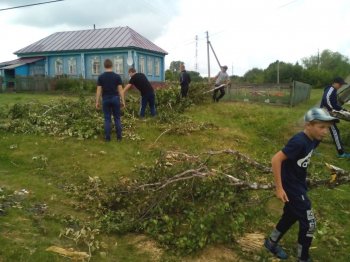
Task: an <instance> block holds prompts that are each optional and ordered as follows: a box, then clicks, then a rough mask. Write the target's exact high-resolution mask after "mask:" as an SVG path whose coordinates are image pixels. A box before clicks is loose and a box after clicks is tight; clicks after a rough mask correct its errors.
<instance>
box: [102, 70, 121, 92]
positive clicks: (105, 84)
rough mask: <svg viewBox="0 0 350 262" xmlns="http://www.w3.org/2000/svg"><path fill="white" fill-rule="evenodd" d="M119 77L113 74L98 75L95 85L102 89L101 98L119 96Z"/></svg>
mask: <svg viewBox="0 0 350 262" xmlns="http://www.w3.org/2000/svg"><path fill="white" fill-rule="evenodd" d="M122 84H123V83H122V79H121V77H120V76H119V75H118V74H116V73H114V72H104V73H102V74H101V75H99V77H98V79H97V85H98V86H101V87H102V97H110V96H119V93H118V85H122Z"/></svg>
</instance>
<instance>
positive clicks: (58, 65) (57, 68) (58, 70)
mask: <svg viewBox="0 0 350 262" xmlns="http://www.w3.org/2000/svg"><path fill="white" fill-rule="evenodd" d="M55 74H56V75H62V74H63V61H62V59H61V58H58V59H56V61H55Z"/></svg>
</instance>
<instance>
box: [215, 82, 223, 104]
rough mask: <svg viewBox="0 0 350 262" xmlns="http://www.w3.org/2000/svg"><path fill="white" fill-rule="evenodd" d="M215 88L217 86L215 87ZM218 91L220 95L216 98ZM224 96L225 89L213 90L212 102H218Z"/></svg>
mask: <svg viewBox="0 0 350 262" xmlns="http://www.w3.org/2000/svg"><path fill="white" fill-rule="evenodd" d="M215 86H219V85H215ZM219 91H220V95H219V96H218V97H216V96H217V93H218V92H219ZM224 95H225V87H224V86H223V87H220V88H218V89H215V90H214V93H213V100H214V102H219V100H220V99H221V98H222V97H223V96H224Z"/></svg>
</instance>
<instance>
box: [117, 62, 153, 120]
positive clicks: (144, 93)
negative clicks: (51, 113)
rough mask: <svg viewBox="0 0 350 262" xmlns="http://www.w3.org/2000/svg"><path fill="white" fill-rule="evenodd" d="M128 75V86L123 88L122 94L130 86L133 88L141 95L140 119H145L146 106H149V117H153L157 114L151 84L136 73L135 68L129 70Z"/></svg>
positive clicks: (140, 74) (142, 75) (144, 77)
mask: <svg viewBox="0 0 350 262" xmlns="http://www.w3.org/2000/svg"><path fill="white" fill-rule="evenodd" d="M128 73H129V76H130V80H129V84H127V85H126V87H125V88H124V90H123V93H124V94H125V93H126V92H127V91H128V90H129V88H131V86H135V87H136V88H137V89H138V90H139V91H140V93H141V108H140V117H142V118H143V117H145V111H146V107H147V104H148V105H149V108H150V111H151V115H152V116H155V115H156V114H157V112H156V97H155V94H154V90H153V87H152V85H151V83H150V82H149V81H148V79H147V77H146V76H145V75H144V74H142V73H136V70H135V68H129V70H128Z"/></svg>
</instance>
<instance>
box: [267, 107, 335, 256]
mask: <svg viewBox="0 0 350 262" xmlns="http://www.w3.org/2000/svg"><path fill="white" fill-rule="evenodd" d="M304 120H305V128H304V131H303V132H299V133H297V134H296V135H294V136H293V137H292V138H291V139H290V140H289V141H288V143H287V145H286V146H285V147H284V148H283V149H282V150H281V151H279V152H277V153H276V154H275V155H274V156H273V157H272V172H273V174H274V179H275V186H276V196H277V197H278V198H279V199H281V200H282V202H284V208H283V214H282V217H281V219H280V221H279V222H278V224H277V225H276V228H275V229H274V230H273V231H272V233H271V234H270V236H269V237H268V238H267V239H266V240H265V243H264V245H265V247H266V248H267V249H268V250H269V251H270V252H272V253H273V254H274V255H275V256H277V257H278V258H280V259H287V258H288V255H287V254H286V253H285V251H284V250H283V249H282V247H281V246H279V245H278V242H279V240H280V239H281V238H282V236H283V235H284V234H285V233H286V232H287V231H288V229H289V228H290V227H291V226H292V225H293V224H294V223H295V222H297V221H298V222H299V234H298V261H299V262H304V261H305V262H308V261H311V260H310V257H309V248H310V246H311V242H312V238H313V233H314V231H315V229H316V220H315V217H314V214H313V212H312V210H311V202H310V200H309V198H308V196H307V185H306V174H307V173H306V170H307V167H308V165H309V163H310V158H311V155H312V152H313V151H314V149H315V148H316V147H317V146H318V144H319V143H320V141H321V140H322V139H323V138H324V137H325V136H326V134H327V132H328V129H329V127H330V126H331V125H332V124H333V123H335V122H338V121H339V120H338V119H336V118H334V117H332V116H330V115H329V113H328V112H326V111H324V110H322V109H321V108H313V109H310V110H309V111H308V112H307V113H306V114H305V117H304Z"/></svg>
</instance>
